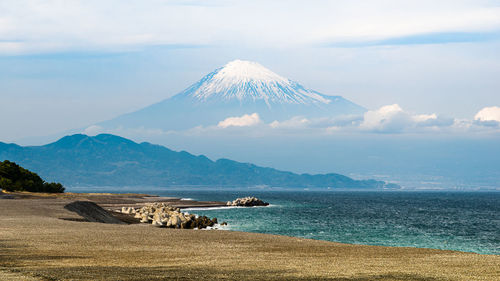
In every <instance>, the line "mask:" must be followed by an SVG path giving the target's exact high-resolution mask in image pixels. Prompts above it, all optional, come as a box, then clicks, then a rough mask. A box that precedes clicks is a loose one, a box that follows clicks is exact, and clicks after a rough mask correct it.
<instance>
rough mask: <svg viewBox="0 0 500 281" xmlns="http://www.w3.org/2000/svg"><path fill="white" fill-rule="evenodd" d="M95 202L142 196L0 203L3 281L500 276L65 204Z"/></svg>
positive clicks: (464, 257)
mask: <svg viewBox="0 0 500 281" xmlns="http://www.w3.org/2000/svg"><path fill="white" fill-rule="evenodd" d="M10 194H12V193H10ZM15 196H17V194H16V195H15ZM98 196H102V198H100V199H101V200H102V202H111V203H112V205H115V204H118V203H119V202H117V201H118V197H123V196H125V198H120V200H122V199H127V200H130V201H134V200H143V199H139V198H138V197H140V196H139V195H138V194H128V195H123V194H120V195H111V196H113V198H111V199H113V200H110V197H109V196H110V195H109V194H67V195H63V196H45V195H41V196H38V194H37V196H30V194H27V193H24V194H21V195H19V198H15V199H0V213H2V214H3V215H2V216H0V237H2V238H1V239H0V249H2V251H0V279H2V280H11V279H12V280H14V278H13V277H12V278H11V277H9V276H10V275H12V274H14V275H15V274H20V275H22V276H25V277H26V276H28V277H29V278H34V279H33V280H39V279H44V278H45V279H48V278H55V279H61V280H69V279H71V280H73V279H83V280H86V279H98V280H105V279H106V280H108V279H120V280H137V279H141V278H140V277H142V279H150V280H163V279H164V278H166V277H169V278H173V279H176V278H177V279H241V280H284V279H286V280H290V279H292V280H326V279H334V278H337V279H335V280H401V279H405V280H436V279H438V280H441V279H447V280H471V279H474V280H499V278H498V277H499V276H500V269H499V268H498V264H500V256H497V255H483V254H476V253H469V252H460V251H451V250H435V249H427V248H412V247H386V246H368V245H357V244H342V243H337V242H329V241H324V240H314V239H305V238H298V237H293V236H284V235H274V234H260V233H251V232H240V231H234V230H229V231H226V230H224V231H218V230H212V231H193V230H184V229H165V228H155V227H152V226H150V225H143V224H129V225H116V224H104V223H91V222H83V221H81V217H80V216H79V215H77V214H76V213H73V212H69V211H67V210H65V209H64V208H63V207H64V205H65V204H67V203H68V202H72V201H75V199H86V198H87V199H88V198H89V197H92V198H93V199H97V198H98ZM147 198H148V200H149V199H152V198H158V197H151V196H148V197H147ZM163 199H165V200H172V199H171V198H163ZM106 200H107V201H106ZM179 200H180V199H179ZM97 201H99V200H97ZM130 201H127V202H129V203H130ZM184 201H186V200H184ZM212 204H213V203H212ZM5 272H7V273H5ZM4 273H5V274H4ZM9 274H10V275H9ZM139 276H140V277H139ZM8 277H9V279H7V278H8ZM37 278H39V279H37ZM22 279H23V278H20V280H22ZM26 279H28V278H26Z"/></svg>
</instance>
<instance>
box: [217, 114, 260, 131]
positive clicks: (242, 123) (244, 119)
mask: <svg viewBox="0 0 500 281" xmlns="http://www.w3.org/2000/svg"><path fill="white" fill-rule="evenodd" d="M261 122H262V121H261V120H260V117H259V114H257V113H252V114H250V115H249V114H245V115H243V116H241V117H229V118H226V119H224V120H223V121H220V122H219V124H217V127H219V128H227V127H249V126H255V125H258V124H260V123H261Z"/></svg>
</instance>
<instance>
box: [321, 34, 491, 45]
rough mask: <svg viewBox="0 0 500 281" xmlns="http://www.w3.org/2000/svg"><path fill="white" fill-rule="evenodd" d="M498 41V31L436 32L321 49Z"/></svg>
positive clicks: (335, 43) (341, 43)
mask: <svg viewBox="0 0 500 281" xmlns="http://www.w3.org/2000/svg"><path fill="white" fill-rule="evenodd" d="M487 41H500V31H496V32H438V33H427V34H414V35H409V36H401V37H393V38H386V39H380V40H367V41H351V42H333V43H326V44H322V45H321V46H323V47H341V48H351V47H352V48H359V47H370V46H397V45H430V44H451V43H471V42H487Z"/></svg>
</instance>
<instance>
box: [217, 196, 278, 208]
mask: <svg viewBox="0 0 500 281" xmlns="http://www.w3.org/2000/svg"><path fill="white" fill-rule="evenodd" d="M226 205H227V206H242V207H253V206H267V205H269V203H267V202H264V201H262V200H260V199H259V198H256V197H245V198H237V199H236V200H233V201H232V202H231V201H227V203H226Z"/></svg>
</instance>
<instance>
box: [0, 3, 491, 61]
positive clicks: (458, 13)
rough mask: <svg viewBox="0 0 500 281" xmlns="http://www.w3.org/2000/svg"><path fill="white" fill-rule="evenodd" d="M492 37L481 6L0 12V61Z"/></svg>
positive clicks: (81, 6)
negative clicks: (73, 53)
mask: <svg viewBox="0 0 500 281" xmlns="http://www.w3.org/2000/svg"><path fill="white" fill-rule="evenodd" d="M285 5H286V9H285V8H284V7H285ZM495 30H496V31H495ZM498 30H500V7H498V6H495V5H492V2H491V1H463V0H462V1H447V0H446V1H440V2H439V3H436V2H435V1H426V0H424V1H404V2H403V1H369V2H368V1H334V2H333V1H320V0H317V1H309V2H307V5H305V4H304V2H302V1H261V0H257V1H194V0H193V1H181V0H176V1H168V0H163V1H162V0H158V1H147V2H145V1H138V0H134V1H125V2H124V1H117V0H110V1H95V0H87V1H83V0H68V1H56V0H47V1H28V0H18V1H2V2H1V3H0V53H4V54H16V53H21V54H23V53H43V52H54V51H67V50H82V49H95V50H104V51H106V50H108V51H109V50H114V51H120V50H123V49H125V50H129V49H131V48H141V47H146V46H158V45H163V46H179V47H183V46H187V47H189V46H206V45H214V44H216V45H222V46H239V45H241V46H254V47H278V48H279V47H283V46H303V45H317V44H323V45H329V46H357V47H363V46H374V45H408V44H445V43H459V42H478V41H485V40H496V39H498V32H497V31H498ZM13 38H14V39H15V40H12V39H13ZM325 42H326V43H325Z"/></svg>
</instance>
